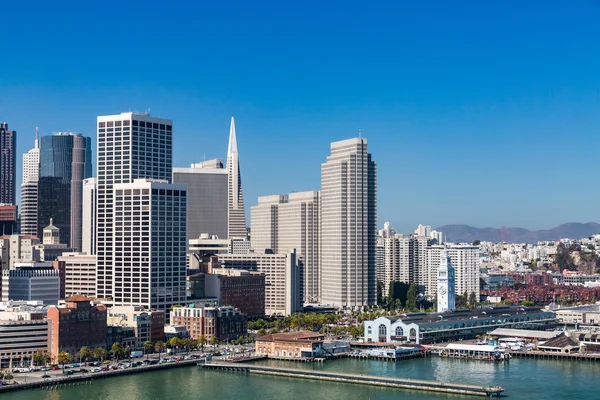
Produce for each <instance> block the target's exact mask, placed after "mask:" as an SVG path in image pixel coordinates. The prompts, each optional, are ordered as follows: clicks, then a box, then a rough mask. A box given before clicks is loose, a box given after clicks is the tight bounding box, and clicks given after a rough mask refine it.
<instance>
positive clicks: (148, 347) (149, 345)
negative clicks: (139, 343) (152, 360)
mask: <svg viewBox="0 0 600 400" xmlns="http://www.w3.org/2000/svg"><path fill="white" fill-rule="evenodd" d="M153 348H154V345H153V344H152V342H151V341H149V340H148V341H147V342H144V352H145V353H146V359H148V352H149V351H150V350H152V349H153Z"/></svg>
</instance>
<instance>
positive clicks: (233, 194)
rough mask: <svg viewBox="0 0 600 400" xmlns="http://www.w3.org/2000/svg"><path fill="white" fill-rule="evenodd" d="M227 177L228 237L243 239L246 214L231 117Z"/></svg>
mask: <svg viewBox="0 0 600 400" xmlns="http://www.w3.org/2000/svg"><path fill="white" fill-rule="evenodd" d="M227 175H228V182H229V183H228V184H229V187H228V192H229V196H228V197H229V215H228V236H229V238H230V239H231V238H234V237H236V238H245V237H247V236H248V231H247V230H246V213H245V210H244V196H243V194H242V175H241V174H240V159H239V155H238V148H237V140H236V137H235V122H234V120H233V117H231V127H230V128H229V148H228V149H227Z"/></svg>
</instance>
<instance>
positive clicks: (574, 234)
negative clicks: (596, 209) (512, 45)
mask: <svg viewBox="0 0 600 400" xmlns="http://www.w3.org/2000/svg"><path fill="white" fill-rule="evenodd" d="M435 229H436V230H437V231H441V232H443V233H444V234H445V235H446V240H447V241H448V242H467V243H471V242H473V241H475V240H481V241H487V242H499V241H500V237H501V235H502V230H501V229H499V228H475V227H472V226H469V225H444V226H440V227H439V228H435ZM596 233H600V224H597V223H595V222H587V223H585V224H582V223H579V222H569V223H566V224H562V225H559V226H556V227H554V228H552V229H543V230H539V231H530V230H527V229H524V228H506V242H507V243H535V242H537V241H540V240H558V239H564V238H571V239H581V238H584V237H589V236H591V235H594V234H596Z"/></svg>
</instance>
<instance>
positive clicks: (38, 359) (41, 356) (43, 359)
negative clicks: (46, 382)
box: [32, 350, 50, 365]
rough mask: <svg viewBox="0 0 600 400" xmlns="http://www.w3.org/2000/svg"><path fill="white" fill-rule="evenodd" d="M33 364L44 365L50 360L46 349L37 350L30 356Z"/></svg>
mask: <svg viewBox="0 0 600 400" xmlns="http://www.w3.org/2000/svg"><path fill="white" fill-rule="evenodd" d="M32 359H33V365H46V364H48V363H49V362H50V354H48V352H47V351H46V350H37V351H36V352H35V353H33V356H32Z"/></svg>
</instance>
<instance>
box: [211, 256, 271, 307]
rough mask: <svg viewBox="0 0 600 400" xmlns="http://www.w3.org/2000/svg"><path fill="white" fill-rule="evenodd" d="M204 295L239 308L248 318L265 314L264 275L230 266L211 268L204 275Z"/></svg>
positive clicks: (225, 304)
mask: <svg viewBox="0 0 600 400" xmlns="http://www.w3.org/2000/svg"><path fill="white" fill-rule="evenodd" d="M204 285H205V287H204V296H205V297H208V298H216V299H218V301H219V304H220V305H222V306H232V307H234V308H237V309H239V310H240V311H241V312H242V313H244V314H246V315H247V316H248V317H249V318H261V317H264V316H265V275H264V274H263V273H260V272H251V271H244V270H237V269H231V268H217V269H213V270H212V273H211V274H205V276H204Z"/></svg>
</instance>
